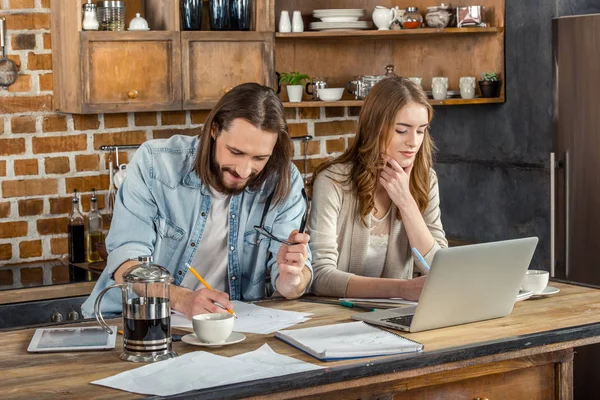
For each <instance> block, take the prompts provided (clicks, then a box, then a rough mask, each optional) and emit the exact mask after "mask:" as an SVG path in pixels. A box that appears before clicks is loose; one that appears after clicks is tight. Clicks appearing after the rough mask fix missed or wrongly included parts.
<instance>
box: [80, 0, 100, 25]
mask: <svg viewBox="0 0 600 400" xmlns="http://www.w3.org/2000/svg"><path fill="white" fill-rule="evenodd" d="M82 7H83V20H82V21H81V28H82V29H83V30H84V31H97V30H98V28H99V26H100V24H99V23H98V18H97V15H96V5H95V4H93V3H92V0H88V2H87V3H86V4H84V5H83V6H82Z"/></svg>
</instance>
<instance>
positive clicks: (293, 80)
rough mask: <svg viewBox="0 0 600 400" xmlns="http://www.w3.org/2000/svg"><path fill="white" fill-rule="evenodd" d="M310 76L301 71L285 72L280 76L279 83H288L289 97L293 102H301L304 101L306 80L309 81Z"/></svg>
mask: <svg viewBox="0 0 600 400" xmlns="http://www.w3.org/2000/svg"><path fill="white" fill-rule="evenodd" d="M309 80H310V76H308V75H306V74H301V73H299V72H297V71H296V72H289V73H288V72H284V73H282V74H281V76H280V77H279V84H280V85H283V84H284V83H285V84H286V85H287V86H286V90H287V94H288V98H289V99H290V102H292V103H300V102H301V101H302V93H303V92H304V85H303V82H304V81H309Z"/></svg>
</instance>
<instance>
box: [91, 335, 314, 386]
mask: <svg viewBox="0 0 600 400" xmlns="http://www.w3.org/2000/svg"><path fill="white" fill-rule="evenodd" d="M207 366H210V368H207ZM320 368H322V367H318V366H316V365H313V364H309V363H307V362H304V361H299V360H296V359H295V358H292V357H288V356H282V355H280V354H277V353H275V352H274V351H273V350H272V349H271V348H270V347H269V345H267V344H265V345H263V346H262V347H261V348H259V349H258V350H255V351H252V352H249V353H245V354H240V355H238V356H235V357H231V358H227V357H221V356H218V355H215V354H211V353H207V352H205V351H195V352H192V353H187V354H184V355H182V356H179V357H176V358H171V359H169V360H165V361H161V362H157V363H154V364H149V365H145V366H143V367H140V368H136V369H132V370H130V371H126V372H122V373H120V374H117V375H114V376H111V377H108V378H105V379H100V380H98V381H94V382H92V383H93V384H95V385H101V386H107V387H110V388H115V389H120V390H125V391H128V392H134V393H141V394H151V395H157V396H171V395H174V394H177V393H183V392H188V391H190V390H199V389H206V388H211V387H215V386H223V385H230V384H232V383H238V382H246V381H254V380H258V379H265V378H271V377H274V376H281V375H288V374H293V373H297V372H303V371H310V370H314V369H320Z"/></svg>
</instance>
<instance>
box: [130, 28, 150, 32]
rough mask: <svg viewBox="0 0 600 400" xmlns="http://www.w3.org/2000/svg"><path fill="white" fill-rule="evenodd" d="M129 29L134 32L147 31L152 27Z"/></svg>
mask: <svg viewBox="0 0 600 400" xmlns="http://www.w3.org/2000/svg"><path fill="white" fill-rule="evenodd" d="M127 30H128V31H132V32H135V31H143V32H145V31H149V30H150V28H146V29H131V28H127Z"/></svg>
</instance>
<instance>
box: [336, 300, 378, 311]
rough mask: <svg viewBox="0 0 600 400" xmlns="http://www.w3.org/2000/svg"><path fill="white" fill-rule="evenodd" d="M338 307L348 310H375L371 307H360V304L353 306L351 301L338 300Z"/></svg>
mask: <svg viewBox="0 0 600 400" xmlns="http://www.w3.org/2000/svg"><path fill="white" fill-rule="evenodd" d="M339 305H340V306H344V307H348V308H358V309H361V310H367V311H375V309H374V308H373V307H367V306H361V305H360V304H355V303H353V302H351V301H346V300H340V302H339Z"/></svg>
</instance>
